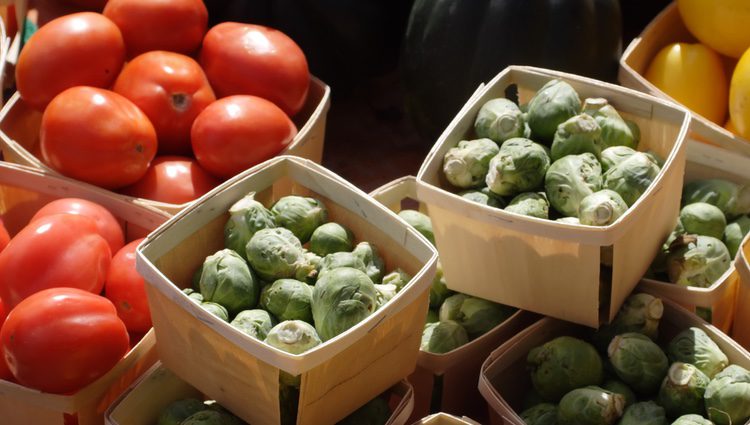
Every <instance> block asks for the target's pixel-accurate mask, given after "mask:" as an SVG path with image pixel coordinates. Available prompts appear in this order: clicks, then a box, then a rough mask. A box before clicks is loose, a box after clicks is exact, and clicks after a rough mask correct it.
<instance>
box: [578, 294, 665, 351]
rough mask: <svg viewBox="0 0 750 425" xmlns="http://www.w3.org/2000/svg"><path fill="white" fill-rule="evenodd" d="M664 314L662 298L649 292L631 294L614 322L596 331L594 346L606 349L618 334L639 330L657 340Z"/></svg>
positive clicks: (638, 331)
mask: <svg viewBox="0 0 750 425" xmlns="http://www.w3.org/2000/svg"><path fill="white" fill-rule="evenodd" d="M663 314H664V304H663V303H662V301H661V299H659V298H656V297H654V296H652V295H649V294H643V293H636V294H631V295H630V296H629V297H628V298H626V299H625V301H624V302H623V303H622V306H621V307H620V310H619V311H618V312H617V315H615V318H614V319H613V320H612V323H610V324H607V325H603V326H601V327H600V328H599V330H597V331H596V332H595V333H594V336H593V338H592V339H593V342H594V346H596V347H598V348H600V349H602V350H606V349H607V348H608V346H609V343H610V342H612V339H613V338H614V337H615V336H616V335H619V334H624V333H628V332H637V333H640V334H643V335H645V336H647V337H649V338H651V340H652V341H656V339H657V337H658V336H659V321H660V320H661V317H662V315H663Z"/></svg>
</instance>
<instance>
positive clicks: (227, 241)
mask: <svg viewBox="0 0 750 425" xmlns="http://www.w3.org/2000/svg"><path fill="white" fill-rule="evenodd" d="M273 227H276V223H275V222H274V219H273V214H272V213H271V211H269V210H268V209H266V207H264V206H263V204H261V203H260V202H258V201H256V200H255V192H250V193H249V194H248V195H246V196H245V197H243V198H242V199H240V200H239V201H237V202H235V203H234V204H233V205H232V206H231V207H229V220H227V223H226V224H225V225H224V246H225V247H227V248H229V249H231V250H233V251H235V252H236V253H238V254H240V256H242V257H243V258H245V256H246V254H245V246H247V243H248V242H249V241H250V238H251V237H253V235H254V234H255V232H257V231H258V230H260V229H270V228H273Z"/></svg>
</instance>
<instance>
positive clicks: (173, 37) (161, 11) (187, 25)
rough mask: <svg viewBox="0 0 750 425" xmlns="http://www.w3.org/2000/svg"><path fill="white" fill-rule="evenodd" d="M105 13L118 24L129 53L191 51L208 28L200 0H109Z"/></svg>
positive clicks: (196, 48)
mask: <svg viewBox="0 0 750 425" xmlns="http://www.w3.org/2000/svg"><path fill="white" fill-rule="evenodd" d="M104 16H106V17H108V18H109V19H111V20H112V21H114V22H115V23H116V24H117V26H118V27H120V31H122V35H123V37H124V38H125V45H126V46H127V48H128V56H129V57H134V56H137V55H139V54H141V53H143V52H147V51H149V50H168V51H170V52H177V53H185V54H190V53H193V52H195V51H196V50H198V48H199V47H200V45H201V40H203V36H204V35H205V34H206V29H207V28H208V10H207V9H206V5H205V4H203V1H202V0H109V2H107V5H106V6H104Z"/></svg>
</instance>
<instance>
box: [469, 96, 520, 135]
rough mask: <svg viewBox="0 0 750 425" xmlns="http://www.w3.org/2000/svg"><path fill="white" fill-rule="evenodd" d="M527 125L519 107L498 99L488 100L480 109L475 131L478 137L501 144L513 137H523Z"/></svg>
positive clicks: (503, 99) (475, 121)
mask: <svg viewBox="0 0 750 425" xmlns="http://www.w3.org/2000/svg"><path fill="white" fill-rule="evenodd" d="M525 123H526V120H524V117H523V112H521V109H520V108H519V107H518V105H516V104H515V103H513V101H511V100H508V99H505V98H497V99H491V100H488V101H487V102H486V103H485V104H484V105H482V107H481V108H479V112H478V113H477V118H476V119H475V120H474V131H475V132H476V133H477V136H479V137H482V138H487V139H492V140H493V141H495V142H497V143H498V144H500V143H502V142H504V141H506V140H508V139H510V138H513V137H523V133H524V124H525Z"/></svg>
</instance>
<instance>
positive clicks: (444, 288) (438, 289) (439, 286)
mask: <svg viewBox="0 0 750 425" xmlns="http://www.w3.org/2000/svg"><path fill="white" fill-rule="evenodd" d="M454 293H455V292H454V291H451V290H450V289H448V285H447V284H446V283H445V276H444V275H443V266H442V265H441V264H440V261H438V263H437V271H436V272H435V277H434V278H433V279H432V286H430V308H440V305H441V304H443V301H445V299H446V298H448V297H450V296H451V295H453V294H454Z"/></svg>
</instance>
